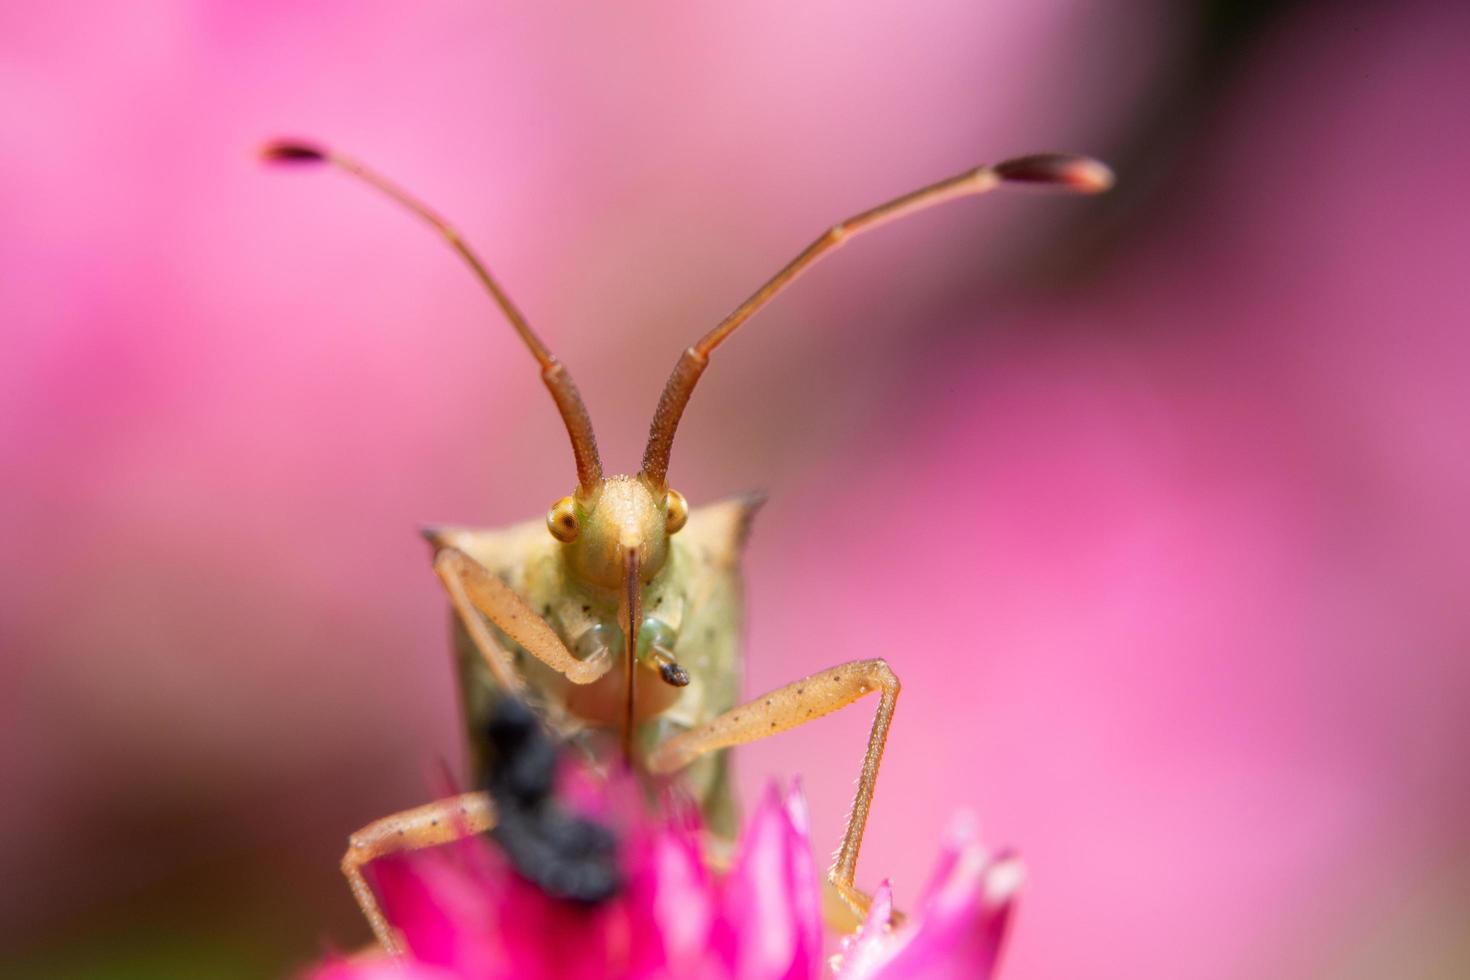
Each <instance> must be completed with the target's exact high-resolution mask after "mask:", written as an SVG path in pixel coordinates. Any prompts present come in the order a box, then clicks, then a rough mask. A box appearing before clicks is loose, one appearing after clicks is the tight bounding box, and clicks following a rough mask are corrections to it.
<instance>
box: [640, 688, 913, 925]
mask: <svg viewBox="0 0 1470 980" xmlns="http://www.w3.org/2000/svg"><path fill="white" fill-rule="evenodd" d="M874 691H878V692H880V694H881V696H880V698H879V700H878V710H877V712H876V714H875V715H874V717H873V727H872V730H871V731H870V732H869V733H868V749H867V752H866V753H865V754H864V755H863V768H862V771H861V773H859V775H858V788H857V797H856V798H855V799H854V800H853V803H852V811H851V813H849V814H848V818H847V829H846V830H845V831H844V832H843V834H842V844H841V846H840V847H839V848H838V849H837V855H836V857H835V858H833V861H832V867H831V869H830V870H828V872H827V880H828V881H829V882H830V883H831V884H832V887H833V888H835V889H836V891H837V893H838V895H839V896H841V898H842V900H843V901H844V902H846V903H847V905H848V906H849V907H850V908H851V909H852V911H853V912H855V913H857V914H858V915H859V916H862V915H865V914H866V913H867V908H868V897H867V896H866V895H864V894H863V893H862V892H860V891H859V890H858V889H857V887H856V885H854V883H853V880H854V878H855V877H856V876H857V859H858V851H859V849H861V847H862V844H863V831H864V829H865V828H866V827H867V824H868V811H869V809H870V808H871V807H872V803H873V787H874V786H875V784H876V783H877V781H878V764H879V763H880V762H882V761H883V746H884V743H885V742H887V740H888V726H889V724H890V723H891V722H892V721H893V709H894V707H895V705H897V703H898V691H899V683H898V677H897V675H895V674H894V673H893V671H892V670H890V669H889V667H888V664H887V663H885V662H884V661H882V660H854V661H852V662H851V663H846V664H843V665H842V666H840V667H833V668H831V669H830V670H824V671H822V672H821V673H818V674H812V675H811V676H810V677H806V678H804V679H802V680H799V681H796V682H795V683H793V684H787V685H786V686H785V687H782V688H779V689H777V690H775V691H771V692H770V693H769V694H764V695H762V696H761V697H758V698H755V699H753V700H751V701H747V702H746V703H745V704H742V705H740V706H739V707H736V708H731V709H730V710H729V711H726V712H725V713H724V714H722V715H720V716H719V717H717V718H715V719H713V720H712V721H710V722H708V723H706V724H704V725H702V726H701V727H699V728H695V729H693V730H691V731H688V732H684V733H683V734H680V735H676V736H674V737H673V738H671V739H669V740H668V741H667V742H664V743H663V744H661V745H659V746H658V747H657V748H656V749H654V751H653V754H652V756H651V757H650V758H649V761H648V768H649V769H650V770H651V771H652V772H655V773H672V772H676V771H677V770H679V769H682V768H684V767H685V766H687V765H689V763H691V762H693V761H694V760H695V759H697V758H699V756H701V755H703V754H705V753H706V752H714V751H715V750H717V749H724V748H729V747H730V746H732V745H743V744H745V743H747V742H754V741H756V740H758V739H762V738H767V737H769V736H771V735H775V734H776V733H778V732H784V731H786V730H787V729H790V728H795V727H796V726H797V725H802V724H805V723H806V722H808V721H811V720H813V719H815V718H820V717H822V716H823V715H828V714H831V713H832V712H834V711H836V710H837V709H838V708H844V707H846V706H847V705H849V704H852V703H853V702H854V701H856V700H858V699H859V698H861V697H863V696H864V695H866V694H871V693H872V692H874Z"/></svg>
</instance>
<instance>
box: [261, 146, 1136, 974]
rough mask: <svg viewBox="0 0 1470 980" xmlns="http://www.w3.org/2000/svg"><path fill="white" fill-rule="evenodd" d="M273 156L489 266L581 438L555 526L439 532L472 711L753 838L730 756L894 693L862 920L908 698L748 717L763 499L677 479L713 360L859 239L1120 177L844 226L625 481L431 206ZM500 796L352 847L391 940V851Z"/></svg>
mask: <svg viewBox="0 0 1470 980" xmlns="http://www.w3.org/2000/svg"><path fill="white" fill-rule="evenodd" d="M265 156H266V158H267V159H270V160H276V161H299V162H326V163H330V164H332V165H334V166H336V167H338V168H339V169H341V170H343V171H345V172H347V173H349V174H352V175H354V176H356V177H358V178H360V179H362V180H364V181H366V182H367V183H369V184H371V185H373V186H374V187H376V188H377V189H378V190H380V191H382V192H383V193H385V194H387V195H388V196H389V197H392V198H393V199H395V200H396V201H398V202H399V203H400V204H402V205H404V206H406V207H407V208H408V209H409V210H411V211H412V212H414V213H415V214H417V215H418V216H419V217H420V218H422V219H423V220H425V221H426V222H428V223H429V224H430V225H432V226H433V227H434V228H436V229H437V230H438V231H439V232H440V233H441V234H443V235H444V237H445V238H446V239H447V241H448V242H449V244H450V245H451V246H452V247H453V248H454V249H455V251H457V252H458V253H459V254H460V256H461V257H462V258H463V259H464V260H465V262H466V263H468V265H469V266H470V268H471V270H472V271H473V272H474V273H475V274H476V276H477V277H478V278H479V279H480V281H481V282H482V283H483V285H484V286H485V288H486V289H487V290H488V291H489V293H490V294H491V297H492V298H493V299H494V301H495V303H496V304H497V305H498V306H499V307H500V310H501V312H502V313H504V315H505V316H506V318H507V319H508V320H509V321H510V324H511V327H512V328H513V329H514V330H515V331H516V333H517V334H518V335H519V336H520V338H521V340H522V341H523V342H524V343H525V345H526V346H527V348H528V349H529V350H530V352H531V355H532V356H533V357H534V358H535V359H536V362H537V364H538V365H539V366H540V369H541V377H542V380H543V381H544V382H545V384H546V386H547V388H548V390H549V391H550V392H551V396H552V399H553V401H554V402H555V403H556V406H557V409H558V410H559V411H560V413H561V417H562V421H563V422H564V423H565V425H566V429H567V434H568V436H569V438H570V440H571V445H572V456H573V459H574V461H575V464H576V470H577V486H576V488H575V489H574V490H573V491H572V493H570V494H569V495H567V496H565V497H563V498H561V499H560V500H558V501H557V502H556V503H555V504H553V505H552V507H551V509H550V511H549V513H548V514H547V516H546V519H545V520H544V521H541V520H536V521H531V522H528V523H525V524H520V525H515V526H512V527H509V528H505V529H503V530H493V531H482V530H473V529H462V528H440V529H433V530H430V531H428V532H426V536H427V538H428V539H429V541H430V543H431V544H432V545H433V547H434V549H435V551H434V570H435V572H436V573H437V574H438V576H439V578H440V579H441V581H442V582H443V584H444V587H445V590H446V591H447V593H448V596H449V600H450V604H451V605H452V607H453V609H454V612H455V615H456V621H457V659H458V663H459V669H460V675H461V684H462V695H463V699H464V703H465V707H466V714H467V718H468V720H469V722H470V724H471V726H472V727H476V726H478V725H479V724H480V723H481V722H483V721H484V720H485V715H486V713H487V712H488V711H489V710H490V706H491V705H492V704H494V703H496V702H497V700H498V698H499V697H500V696H501V695H502V694H513V695H518V696H521V697H523V698H525V699H526V700H527V701H529V702H530V703H532V704H533V705H534V706H535V707H536V709H537V710H538V711H539V712H540V714H541V715H542V717H543V719H544V720H545V721H546V722H547V723H548V724H549V725H550V726H551V727H552V728H554V729H555V730H556V731H558V732H560V733H561V734H563V735H564V736H567V737H569V738H572V739H575V740H581V741H584V742H586V743H588V744H589V746H591V747H592V748H593V750H594V751H595V750H596V748H595V747H596V743H597V742H598V740H599V736H601V737H603V738H604V740H605V739H606V737H607V736H611V737H612V738H613V739H615V740H616V741H617V742H618V743H620V744H621V752H622V754H623V755H624V757H625V758H626V759H627V760H628V762H629V763H630V764H631V765H632V766H633V768H634V769H635V770H636V771H639V772H643V773H646V774H649V775H652V776H659V775H667V774H673V773H681V774H683V776H684V779H683V782H684V783H685V784H686V785H687V786H688V787H689V789H690V791H691V792H693V794H694V795H695V797H696V798H697V800H698V801H699V802H700V804H701V806H702V807H703V809H704V812H705V814H706V818H707V820H708V822H709V824H710V826H711V827H712V829H714V830H715V831H716V832H717V833H724V834H727V835H728V834H730V833H732V832H733V830H734V825H733V824H734V810H733V802H732V800H731V797H730V788H729V785H728V779H727V774H726V772H725V766H724V756H725V754H726V753H725V752H724V751H723V750H724V749H727V748H729V747H731V746H734V745H739V744H743V743H746V742H751V741H755V740H757V739H760V738H765V737H767V736H770V735H774V734H776V733H778V732H781V731H784V730H786V729H789V728H792V727H794V726H796V725H800V724H803V723H804V722H807V721H810V720H812V719H815V718H819V717H821V716H823V715H826V714H829V713H831V712H832V711H835V710H837V709H839V708H842V707H844V706H846V705H848V704H851V703H852V702H854V701H856V700H858V699H859V698H861V697H863V696H865V695H867V694H870V693H874V692H877V693H878V694H879V695H880V697H879V704H878V709H877V712H876V713H875V717H874V721H873V726H872V729H871V731H870V732H869V736H868V744H867V751H866V753H865V755H864V758H863V764H862V770H861V772H860V775H859V779H858V789H857V795H856V798H855V800H854V802H853V807H852V811H851V814H850V816H849V818H848V825H847V829H846V831H845V832H844V833H843V837H842V843H841V846H840V847H839V849H838V851H837V855H836V858H835V860H834V863H833V865H832V868H831V870H830V871H829V873H828V879H829V882H830V884H831V885H832V887H833V888H834V890H835V891H836V893H837V894H838V896H839V897H841V898H842V899H843V900H844V901H845V902H846V903H847V905H848V906H849V907H850V908H851V909H852V910H853V911H854V912H858V913H861V912H862V911H863V910H865V908H866V905H867V898H866V896H864V895H863V894H862V893H861V892H860V891H858V890H857V888H856V887H855V885H854V877H855V873H856V868H857V857H858V850H859V847H860V846H861V844H862V836H863V829H864V827H865V826H866V823H867V816H868V809H869V806H870V804H871V802H872V796H873V788H874V784H875V782H876V780H877V775H878V765H879V762H880V760H881V759H882V755H883V746H884V742H885V740H886V738H887V734H888V726H889V723H890V721H891V720H892V717H893V711H894V706H895V704H896V702H897V698H898V690H899V684H898V679H897V677H895V676H894V674H893V672H892V671H891V670H890V669H889V667H888V665H887V664H886V663H885V662H883V661H882V660H861V661H855V662H851V663H846V664H842V665H840V666H837V667H833V668H831V669H829V670H826V671H822V672H820V673H817V674H813V675H811V676H809V677H806V678H803V679H801V680H798V681H795V682H793V683H791V684H788V685H786V686H785V687H782V688H780V689H778V690H775V691H771V692H769V693H767V694H765V695H762V696H760V697H758V698H755V699H754V700H751V701H747V702H745V703H743V704H741V703H738V697H737V695H738V691H739V680H740V675H739V656H738V641H739V619H740V578H739V561H740V553H741V549H742V546H743V543H744V540H745V535H746V531H747V529H748V527H749V524H750V520H751V518H752V516H753V515H754V512H755V509H756V506H757V502H756V501H754V500H751V499H745V500H740V499H736V500H730V501H726V502H724V503H717V504H713V505H710V506H706V507H702V508H696V509H694V510H690V508H689V506H688V504H687V503H686V502H685V500H684V497H683V496H682V495H681V494H679V493H678V492H677V491H676V490H674V489H673V488H672V487H670V486H669V483H668V473H669V460H670V453H671V451H672V448H673V441H674V434H675V432H676V430H677V428H678V425H679V420H680V418H681V416H682V415H683V413H684V408H685V406H686V405H687V404H688V401H689V397H690V395H691V394H692V393H693V391H694V388H695V386H696V385H697V383H698V381H699V378H700V376H701V375H702V374H703V372H704V370H705V368H706V367H707V366H708V364H709V356H710V354H711V352H712V351H714V349H715V348H716V347H718V346H719V345H720V344H721V343H723V342H724V341H725V340H726V339H727V338H728V337H729V336H730V334H731V333H733V332H734V331H735V330H736V329H738V328H739V327H740V325H741V324H743V323H744V322H745V321H746V320H748V319H749V318H750V317H751V316H752V315H753V314H755V313H756V312H757V311H758V310H759V309H760V308H761V307H763V306H764V305H765V304H766V303H767V302H769V301H770V300H771V298H772V297H774V296H775V295H776V294H777V293H778V292H780V291H781V289H783V288H784V287H785V286H787V285H788V284H789V283H790V282H791V281H792V280H793V279H795V278H796V277H797V276H798V275H800V274H801V273H802V272H803V271H804V270H805V269H806V268H807V267H809V266H810V265H811V264H812V263H814V262H816V261H817V260H818V259H819V258H820V257H821V256H823V255H824V254H826V253H827V252H829V251H831V250H832V249H834V248H836V247H838V246H839V245H841V244H842V243H843V242H844V241H845V240H846V239H848V238H849V237H851V236H853V235H856V234H858V233H860V232H862V231H865V230H867V229H869V228H872V227H875V226H877V225H879V224H882V223H884V222H886V221H889V220H892V219H894V218H897V217H900V216H903V215H905V214H909V213H911V212H913V211H917V210H920V209H922V208H925V207H928V206H930V205H933V204H937V203H940V202H942V201H947V200H950V199H953V198H957V197H962V196H966V195H971V194H980V193H984V192H986V191H989V190H992V189H994V188H997V187H1000V186H1002V185H1005V184H1035V185H1043V186H1050V187H1055V188H1060V189H1063V190H1071V191H1076V192H1082V193H1095V192H1098V191H1102V190H1105V189H1107V188H1108V187H1109V186H1111V183H1112V175H1111V173H1110V172H1109V171H1108V169H1107V168H1106V167H1105V166H1104V165H1102V164H1101V163H1098V162H1096V161H1094V160H1091V159H1089V158H1086V157H1077V156H1067V155H1062V154H1041V155H1036V156H1029V157H1020V158H1016V159H1012V160H1007V161H1005V162H1003V163H999V164H996V165H993V166H986V167H978V168H975V169H973V170H969V171H966V172H964V173H962V174H959V175H957V176H955V177H951V178H949V179H948V180H943V181H940V182H938V183H936V184H932V185H930V186H928V187H925V188H921V189H919V190H917V191H914V192H912V193H910V194H906V195H904V196H902V197H899V198H896V199H894V200H892V201H890V202H888V203H886V204H882V205H879V206H878V207H876V208H873V209H871V210H869V211H865V212H863V213H861V214H858V215H856V216H854V217H852V218H850V219H848V220H847V221H844V222H842V223H840V224H837V225H834V226H833V227H831V228H830V229H828V230H827V231H826V232H825V233H824V234H822V235H821V236H820V237H818V238H817V239H816V241H814V242H812V244H811V245H809V246H808V247H807V248H806V249H805V250H803V251H802V252H801V253H800V254H799V255H797V257H796V258H794V259H793V260H792V261H791V262H790V263H788V264H787V265H786V266H785V267H784V268H783V269H781V271H779V272H778V273H776V275H775V276H773V277H772V278H771V279H770V280H769V281H768V282H767V283H766V284H765V285H763V286H762V287H761V288H760V289H758V290H756V292H755V293H753V294H752V295H751V296H750V297H749V298H748V299H747V300H746V301H745V302H744V303H742V304H741V305H740V306H739V307H737V308H736V309H735V311H734V312H733V313H731V314H730V315H729V316H728V317H726V318H725V319H724V320H723V321H722V322H721V323H720V324H719V325H718V326H716V327H715V328H714V329H713V330H711V331H710V332H709V333H707V334H705V335H704V336H703V337H702V338H700V339H699V340H698V341H697V342H695V343H694V344H693V345H692V346H691V347H689V348H688V349H687V350H685V351H684V352H683V354H682V355H681V356H680V358H679V360H678V362H677V364H676V365H675V367H674V370H673V373H672V374H671V375H670V377H669V380H668V383H667V384H666V385H665V387H664V390H663V394H662V395H661V397H660V398H659V402H658V407H657V409H656V410H655V412H654V417H653V422H652V425H651V426H650V429H649V437H648V443H647V447H646V449H645V450H644V454H643V463H642V466H641V467H640V469H639V471H638V473H637V474H636V475H633V476H607V475H605V474H604V473H603V469H602V461H601V458H600V456H599V455H598V451H597V443H596V440H595V438H594V436H593V432H592V423H591V419H590V418H589V416H588V414H587V410H586V408H585V406H584V405H583V403H582V400H581V397H580V396H579V395H578V393H577V389H576V387H575V385H574V384H573V383H572V379H571V376H570V375H569V374H568V373H567V371H566V368H565V367H564V366H563V365H562V364H561V362H560V361H558V360H557V359H556V358H555V357H554V356H553V355H552V354H551V352H550V350H548V349H547V347H546V346H545V344H543V343H542V342H541V339H540V338H539V337H538V336H537V335H536V334H535V332H534V331H532V329H531V327H530V325H529V324H528V323H527V322H526V320H525V318H524V317H523V316H522V315H521V313H520V311H519V310H518V309H517V308H516V307H515V305H514V304H513V303H512V302H511V300H510V298H509V297H508V296H507V294H506V293H505V291H504V290H503V289H502V288H501V286H500V285H499V283H498V282H497V281H496V280H495V279H494V278H493V277H492V276H491V274H490V272H489V271H488V270H487V269H486V267H485V265H484V263H483V262H481V261H480V259H479V258H478V256H476V254H475V253H474V252H473V251H472V250H471V249H470V248H469V246H468V245H466V244H465V242H464V240H463V239H462V238H461V237H460V236H459V234H458V233H457V232H456V231H454V229H453V228H451V227H450V226H449V225H448V224H447V223H446V222H445V221H444V220H443V219H441V218H440V217H438V215H436V214H435V213H434V212H433V211H432V210H430V209H429V208H428V207H427V206H425V205H424V204H422V203H421V202H419V201H418V200H416V199H415V198H413V197H412V196H410V195H409V194H408V193H407V192H405V191H403V190H402V189H401V188H399V187H397V186H396V185H395V184H392V183H390V182H389V181H387V180H386V179H384V178H383V177H381V176H379V175H378V174H376V173H374V172H373V171H370V170H368V169H367V168H365V167H363V166H362V165H361V164H359V163H357V162H356V161H355V160H353V159H351V158H349V157H346V156H343V155H341V154H338V153H334V152H330V151H327V150H323V149H320V148H317V147H315V146H311V145H308V144H303V143H294V142H283V143H276V144H272V145H270V146H268V147H267V148H266V150H265ZM491 810H492V807H491V805H490V803H489V801H488V799H487V798H486V797H485V796H483V795H482V794H477V793H471V794H465V795H464V796H461V797H459V798H456V799H451V800H447V801H441V802H440V803H435V804H430V805H428V806H425V807H419V808H418V809H416V810H410V811H405V812H404V813H401V814H395V815H394V816H391V817H387V818H384V819H383V820H380V821H377V822H376V823H374V824H372V825H370V826H368V827H366V828H364V829H363V830H362V831H359V832H358V833H357V834H354V835H353V836H352V838H351V841H350V844H349V848H348V852H347V855H346V856H345V857H344V859H343V870H344V872H345V873H346V874H347V877H348V880H349V883H350V884H351V885H352V888H353V892H354V894H355V895H356V896H357V898H358V901H359V903H360V904H361V905H362V907H363V911H364V913H365V914H366V915H367V917H368V920H369V921H370V922H371V924H372V926H373V929H374V932H375V933H376V934H377V936H378V938H379V940H380V941H381V942H382V943H383V944H384V945H385V946H386V947H387V948H389V949H395V948H396V941H395V938H394V936H393V932H392V930H391V929H390V928H389V926H388V924H387V923H386V922H385V921H384V919H383V917H382V915H381V914H380V912H379V911H378V908H377V903H376V901H375V899H374V898H373V895H372V892H371V889H369V888H368V887H367V885H366V883H365V882H364V880H363V877H362V872H361V869H362V867H363V866H364V865H365V864H367V863H368V862H370V861H372V860H374V859H375V858H377V857H379V856H381V855H383V854H386V853H390V852H393V851H399V850H403V849H406V848H412V847H420V846H428V845H431V844H435V843H440V842H443V841H445V840H449V839H452V838H453V837H455V836H458V835H460V834H462V833H464V832H466V831H473V832H477V831H480V830H483V829H485V828H487V827H489V826H490V825H491V823H492V822H493V819H494V818H493V814H492V812H491Z"/></svg>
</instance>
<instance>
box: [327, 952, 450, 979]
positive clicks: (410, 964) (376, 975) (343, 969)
mask: <svg viewBox="0 0 1470 980" xmlns="http://www.w3.org/2000/svg"><path fill="white" fill-rule="evenodd" d="M462 976H463V975H462V974H460V973H458V972H456V971H454V970H445V969H443V968H441V967H437V966H429V965H428V964H426V963H418V962H415V961H413V960H409V959H393V958H392V957H389V956H372V957H366V958H360V959H352V960H332V961H331V962H329V963H327V964H325V965H324V966H321V967H318V968H317V969H315V970H313V971H311V972H310V973H308V974H305V975H304V978H303V980H460V978H462Z"/></svg>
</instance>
